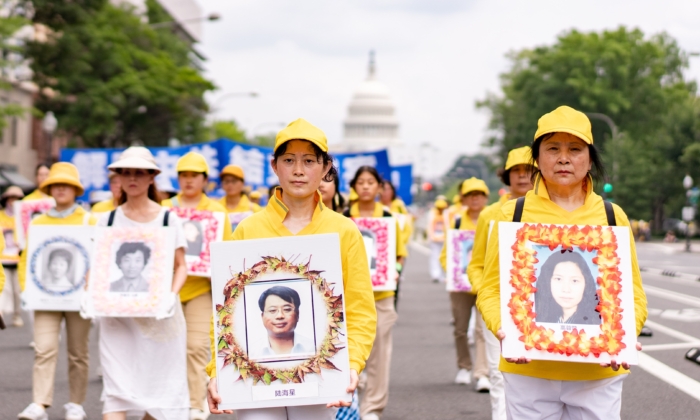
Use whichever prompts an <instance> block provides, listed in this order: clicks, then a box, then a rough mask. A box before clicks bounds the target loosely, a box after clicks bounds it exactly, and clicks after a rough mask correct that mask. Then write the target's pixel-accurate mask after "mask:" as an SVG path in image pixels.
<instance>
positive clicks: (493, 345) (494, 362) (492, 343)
mask: <svg viewBox="0 0 700 420" xmlns="http://www.w3.org/2000/svg"><path fill="white" fill-rule="evenodd" d="M475 318H476V319H477V321H476V322H479V323H480V324H481V328H482V331H483V332H484V341H486V360H487V361H488V366H489V381H490V382H491V391H489V394H490V397H491V420H506V394H505V389H504V384H503V374H502V373H501V371H500V370H499V369H498V364H499V363H500V362H501V342H500V341H498V338H496V336H495V335H493V333H492V332H491V331H489V330H488V329H487V328H486V323H485V322H484V318H483V317H482V316H481V314H478V315H477V316H476V317H475Z"/></svg>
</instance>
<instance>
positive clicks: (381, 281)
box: [352, 217, 397, 292]
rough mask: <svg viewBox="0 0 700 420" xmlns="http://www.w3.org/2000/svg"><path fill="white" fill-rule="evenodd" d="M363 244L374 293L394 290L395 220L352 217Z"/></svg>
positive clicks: (395, 273) (395, 275)
mask: <svg viewBox="0 0 700 420" xmlns="http://www.w3.org/2000/svg"><path fill="white" fill-rule="evenodd" d="M352 220H353V221H354V222H355V224H357V227H358V228H359V229H360V233H361V234H362V239H363V240H364V242H365V251H366V252H367V262H368V263H369V271H370V277H371V278H372V287H373V289H374V291H376V292H381V291H392V290H396V277H397V272H396V220H395V219H394V218H393V217H353V219H352Z"/></svg>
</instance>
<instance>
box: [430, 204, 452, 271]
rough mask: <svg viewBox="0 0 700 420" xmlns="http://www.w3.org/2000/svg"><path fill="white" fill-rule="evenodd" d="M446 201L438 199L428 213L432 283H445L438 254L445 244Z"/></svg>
mask: <svg viewBox="0 0 700 420" xmlns="http://www.w3.org/2000/svg"><path fill="white" fill-rule="evenodd" d="M447 206H448V204H447V201H445V199H444V198H441V197H438V199H437V200H435V205H434V206H433V208H432V209H430V212H429V213H428V241H430V277H431V278H432V279H433V283H443V282H444V281H445V270H443V269H442V266H441V265H440V253H441V252H442V246H443V245H444V243H445V220H447V219H446V217H445V209H447Z"/></svg>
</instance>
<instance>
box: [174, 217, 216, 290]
mask: <svg viewBox="0 0 700 420" xmlns="http://www.w3.org/2000/svg"><path fill="white" fill-rule="evenodd" d="M170 211H172V212H173V213H175V214H176V215H177V216H178V217H179V218H180V219H181V220H182V228H183V231H184V234H185V239H186V240H187V247H186V248H185V263H186V264H187V274H188V275H190V276H201V277H211V255H210V247H211V244H212V243H214V242H216V241H222V240H223V239H224V223H227V220H226V217H227V216H226V213H224V212H218V211H209V210H196V209H190V208H184V207H173V208H171V209H170Z"/></svg>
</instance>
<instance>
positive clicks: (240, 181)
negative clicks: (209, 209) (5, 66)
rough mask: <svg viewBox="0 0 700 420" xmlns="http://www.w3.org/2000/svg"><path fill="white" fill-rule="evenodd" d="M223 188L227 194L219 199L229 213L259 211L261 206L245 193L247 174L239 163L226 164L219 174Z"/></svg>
mask: <svg viewBox="0 0 700 420" xmlns="http://www.w3.org/2000/svg"><path fill="white" fill-rule="evenodd" d="M219 177H220V178H221V188H222V189H223V190H224V192H226V195H225V196H223V197H221V198H220V199H219V204H221V205H222V206H224V207H225V208H226V210H227V211H228V212H229V213H245V212H250V213H257V212H259V211H260V210H261V207H260V206H259V205H258V204H256V203H253V202H252V201H250V199H249V198H248V196H247V195H245V193H244V189H245V174H244V173H243V168H241V167H240V166H238V165H226V166H224V169H222V170H221V173H220V174H219Z"/></svg>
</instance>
